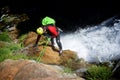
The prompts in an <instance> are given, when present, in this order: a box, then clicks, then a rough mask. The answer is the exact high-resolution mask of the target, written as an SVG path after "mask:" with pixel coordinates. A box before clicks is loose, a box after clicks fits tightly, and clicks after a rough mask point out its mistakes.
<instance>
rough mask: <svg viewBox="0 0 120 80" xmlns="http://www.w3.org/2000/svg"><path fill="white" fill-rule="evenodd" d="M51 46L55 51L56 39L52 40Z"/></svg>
mask: <svg viewBox="0 0 120 80" xmlns="http://www.w3.org/2000/svg"><path fill="white" fill-rule="evenodd" d="M51 46H52V49H53V50H54V49H55V43H54V38H51Z"/></svg>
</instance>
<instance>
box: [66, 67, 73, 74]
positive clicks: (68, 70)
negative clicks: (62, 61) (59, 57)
mask: <svg viewBox="0 0 120 80" xmlns="http://www.w3.org/2000/svg"><path fill="white" fill-rule="evenodd" d="M64 73H73V70H72V69H71V68H69V67H65V68H64Z"/></svg>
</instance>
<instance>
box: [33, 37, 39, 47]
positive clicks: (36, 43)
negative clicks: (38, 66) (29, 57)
mask: <svg viewBox="0 0 120 80" xmlns="http://www.w3.org/2000/svg"><path fill="white" fill-rule="evenodd" d="M40 38H41V35H38V36H37V40H36V42H35V44H34V46H33V47H36V46H37V45H38V42H39V40H40Z"/></svg>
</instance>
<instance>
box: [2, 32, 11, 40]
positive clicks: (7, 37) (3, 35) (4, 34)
mask: <svg viewBox="0 0 120 80" xmlns="http://www.w3.org/2000/svg"><path fill="white" fill-rule="evenodd" d="M0 41H6V42H11V39H10V37H9V35H8V33H7V32H3V33H2V34H0Z"/></svg>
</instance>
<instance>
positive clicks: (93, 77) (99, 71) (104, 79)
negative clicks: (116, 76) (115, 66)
mask: <svg viewBox="0 0 120 80" xmlns="http://www.w3.org/2000/svg"><path fill="white" fill-rule="evenodd" d="M111 76H112V71H111V69H110V68H108V67H105V66H92V67H90V68H89V69H88V70H87V72H86V79H87V80H110V77H111Z"/></svg>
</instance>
